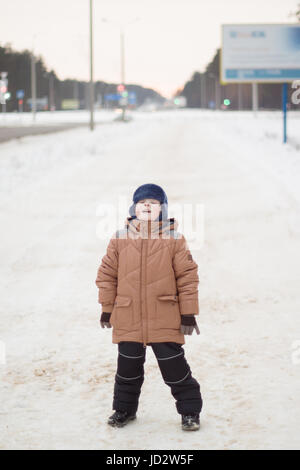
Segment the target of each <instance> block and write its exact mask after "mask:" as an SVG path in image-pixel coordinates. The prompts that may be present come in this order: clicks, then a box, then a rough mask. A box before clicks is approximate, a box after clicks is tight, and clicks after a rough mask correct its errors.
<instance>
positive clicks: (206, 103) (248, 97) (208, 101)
mask: <svg viewBox="0 0 300 470" xmlns="http://www.w3.org/2000/svg"><path fill="white" fill-rule="evenodd" d="M290 16H292V17H295V18H296V19H297V20H298V21H299V22H300V3H299V4H298V7H297V10H296V12H294V13H292V14H291V15H290ZM220 53H221V49H217V51H216V53H215V56H214V58H213V59H212V61H211V62H210V63H209V64H208V66H207V67H206V69H205V71H204V72H203V73H200V72H194V73H193V75H192V77H191V79H190V80H189V81H188V82H187V83H185V85H184V87H183V88H181V89H179V90H178V91H177V92H176V95H177V96H178V95H183V96H185V97H186V100H187V106H188V107H190V108H209V107H216V108H220V107H221V106H223V107H224V100H228V101H229V102H230V109H251V108H252V85H251V83H245V84H235V83H232V84H228V85H221V84H220ZM293 91H294V89H292V87H291V85H289V87H288V94H289V101H288V102H289V107H290V108H291V109H293V108H299V106H297V105H295V104H293V103H292V101H291V94H292V93H293ZM228 101H227V102H228ZM213 103H214V105H213ZM258 103H259V107H260V108H267V109H279V108H281V106H282V104H281V103H282V85H281V84H280V83H259V84H258Z"/></svg>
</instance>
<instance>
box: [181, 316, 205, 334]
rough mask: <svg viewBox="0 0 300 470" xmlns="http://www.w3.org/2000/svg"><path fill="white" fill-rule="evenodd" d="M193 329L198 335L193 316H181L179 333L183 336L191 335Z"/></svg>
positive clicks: (198, 331)
mask: <svg viewBox="0 0 300 470" xmlns="http://www.w3.org/2000/svg"><path fill="white" fill-rule="evenodd" d="M194 329H195V330H196V333H197V335H200V330H199V328H198V325H197V322H196V319H195V315H181V326H180V331H181V333H183V334H184V335H191V334H193V331H194Z"/></svg>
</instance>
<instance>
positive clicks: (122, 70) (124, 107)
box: [102, 18, 139, 121]
mask: <svg viewBox="0 0 300 470" xmlns="http://www.w3.org/2000/svg"><path fill="white" fill-rule="evenodd" d="M138 20H139V18H135V19H134V20H133V21H129V22H128V23H126V24H127V25H128V24H132V23H135V22H136V21H138ZM102 21H104V22H105V23H113V24H117V26H118V27H119V28H120V46H121V56H120V57H121V85H123V86H124V87H125V34H124V28H123V25H122V24H120V23H118V22H115V21H111V20H107V19H106V18H102ZM121 107H122V121H125V111H126V104H122V105H121Z"/></svg>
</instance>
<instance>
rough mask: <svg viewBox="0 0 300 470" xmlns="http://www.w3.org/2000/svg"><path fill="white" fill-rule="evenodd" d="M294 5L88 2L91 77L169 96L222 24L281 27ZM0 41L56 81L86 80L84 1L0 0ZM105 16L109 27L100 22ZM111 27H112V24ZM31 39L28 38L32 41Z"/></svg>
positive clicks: (209, 52)
mask: <svg viewBox="0 0 300 470" xmlns="http://www.w3.org/2000/svg"><path fill="white" fill-rule="evenodd" d="M298 3H299V0H251V1H250V0H249V1H245V0H94V60H95V65H94V78H95V80H104V81H107V82H114V83H116V82H119V81H120V74H121V71H120V33H119V27H118V26H117V24H116V23H123V24H124V25H125V24H126V23H130V22H132V21H133V20H134V19H135V18H137V17H138V18H139V21H137V22H135V23H132V24H128V25H127V26H126V27H124V30H125V57H126V67H125V82H127V83H135V84H139V85H142V86H146V87H151V88H154V89H155V90H157V91H158V92H160V93H162V94H163V95H164V96H169V97H171V95H172V93H174V92H175V90H176V89H178V88H179V87H181V86H183V85H184V83H185V82H186V81H187V80H188V79H189V78H190V77H191V75H192V74H193V72H194V71H195V70H198V71H203V70H204V68H205V66H206V65H207V63H208V62H210V60H211V59H212V58H213V56H214V54H215V52H216V49H217V48H218V47H220V41H221V24H222V23H286V22H295V21H296V20H295V18H292V17H290V16H289V13H290V12H293V11H295V10H296V7H297V4H298ZM0 7H1V10H0V11H1V17H0V44H1V45H2V46H3V45H4V44H6V43H10V44H11V45H12V47H13V48H15V49H17V50H22V49H25V48H27V49H29V48H30V49H31V48H32V47H34V51H35V53H36V54H38V55H39V54H40V55H42V56H43V58H44V61H45V64H46V66H47V67H48V68H49V69H50V68H53V69H54V70H55V71H56V73H57V75H58V77H59V78H60V79H65V78H77V79H81V80H88V78H89V0H50V1H46V0H45V1H42V0H0ZM102 18H107V19H108V20H110V21H111V22H112V23H108V22H107V23H104V22H102ZM113 22H114V24H113ZM34 34H35V37H34Z"/></svg>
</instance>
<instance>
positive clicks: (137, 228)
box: [125, 216, 178, 238]
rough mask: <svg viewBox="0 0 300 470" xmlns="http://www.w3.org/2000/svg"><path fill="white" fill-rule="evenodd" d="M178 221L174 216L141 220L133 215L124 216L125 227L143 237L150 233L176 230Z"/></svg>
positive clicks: (155, 233) (159, 233)
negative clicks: (163, 218)
mask: <svg viewBox="0 0 300 470" xmlns="http://www.w3.org/2000/svg"><path fill="white" fill-rule="evenodd" d="M177 227H178V222H177V220H176V219H175V218H174V217H171V218H169V219H165V220H141V219H138V218H137V217H135V216H130V217H126V219H125V228H127V230H128V231H129V232H132V233H134V234H135V235H142V236H143V237H144V236H145V235H146V238H147V234H148V233H149V234H150V233H151V234H153V235H161V234H167V233H168V232H169V231H171V230H177Z"/></svg>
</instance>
